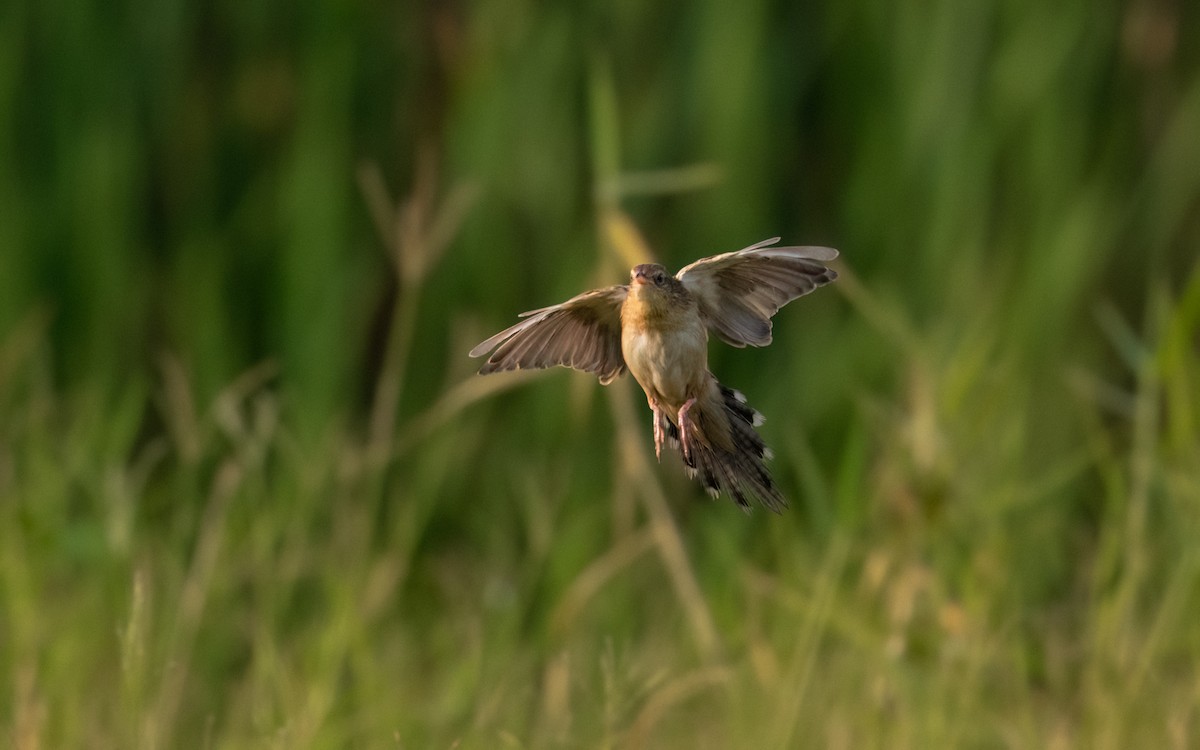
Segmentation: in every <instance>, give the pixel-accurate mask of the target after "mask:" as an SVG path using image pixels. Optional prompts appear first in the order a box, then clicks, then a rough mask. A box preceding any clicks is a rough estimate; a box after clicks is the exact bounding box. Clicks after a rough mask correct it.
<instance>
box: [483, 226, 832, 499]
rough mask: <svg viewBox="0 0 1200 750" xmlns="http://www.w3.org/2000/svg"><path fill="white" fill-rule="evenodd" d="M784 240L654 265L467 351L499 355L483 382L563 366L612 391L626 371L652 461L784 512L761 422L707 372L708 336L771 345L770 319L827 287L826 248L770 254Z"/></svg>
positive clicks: (530, 316)
mask: <svg viewBox="0 0 1200 750" xmlns="http://www.w3.org/2000/svg"><path fill="white" fill-rule="evenodd" d="M778 241H779V238H778V237H775V238H773V239H769V240H765V241H763V242H759V243H758V244H756V245H751V246H750V247H748V248H746V249H744V250H738V251H737V252H733V253H725V254H723V255H716V256H713V257H711V258H704V259H702V260H698V261H696V262H695V263H692V264H691V265H689V266H685V267H684V268H683V269H681V270H680V271H679V273H677V274H675V275H674V276H672V275H671V274H669V273H667V269H666V268H664V267H663V266H660V265H658V264H657V263H644V264H642V265H640V266H636V267H634V269H633V270H632V271H630V274H629V284H628V285H620V286H610V287H608V288H605V289H593V290H592V291H590V292H584V293H583V294H581V295H579V296H578V297H573V298H571V299H569V300H567V301H566V302H563V303H562V304H559V305H554V306H552V307H543V308H542V309H540V310H532V311H530V312H527V313H522V314H521V316H520V317H522V318H525V320H523V321H521V322H520V323H517V324H516V325H515V326H513V327H511V328H508V329H506V330H503V331H501V332H500V333H497V334H496V335H495V336H492V337H491V338H490V339H488V340H487V341H484V342H483V343H481V344H480V345H479V346H476V347H475V348H474V349H472V350H471V356H472V357H481V356H483V355H484V354H487V353H489V352H491V356H490V357H488V360H487V362H486V363H485V364H484V365H483V367H482V368H480V370H479V373H480V374H481V375H486V374H488V373H492V372H499V371H502V370H519V369H525V368H543V367H552V366H555V365H563V366H566V367H572V368H574V369H576V370H583V371H585V372H591V373H595V374H596V375H598V376H599V378H600V382H601V383H602V384H604V385H608V384H609V383H611V382H612V381H613V379H614V378H616V377H617V376H618V375H620V374H621V373H623V372H625V370H626V369H628V370H629V372H630V373H631V374H632V375H633V378H634V380H636V381H637V382H638V385H640V386H641V387H642V390H643V391H645V392H646V400H647V401H649V403H650V409H651V410H652V411H653V412H654V453H655V455H657V456H658V457H659V459H660V460H661V458H662V447H663V443H664V442H668V443H669V444H670V445H671V447H673V448H674V447H678V448H679V449H680V453H681V454H682V456H683V462H684V465H685V466H686V467H687V469H688V473H689V475H690V476H692V477H693V478H695V477H697V476H698V477H699V478H700V479H701V481H703V482H704V486H705V489H706V490H707V491H708V492H709V494H711V495H713V496H714V497H715V496H717V495H718V494H720V493H721V492H727V493H729V495H730V496H732V497H733V499H734V500H735V501H736V502H737V504H738V505H740V506H742V507H743V508H749V506H750V503H749V500H748V499H747V498H748V497H751V496H752V497H757V498H758V499H759V501H760V502H762V504H763V505H764V506H766V507H767V508H769V509H771V510H773V511H775V512H779V511H781V510H782V509H783V508H785V507H787V503H786V502H785V501H784V499H783V496H782V495H781V494H780V493H779V490H778V488H776V487H775V483H774V481H773V480H772V479H771V474H770V472H768V471H767V467H766V465H765V463H764V461H765V460H766V459H768V458H770V457H771V452H770V450H769V449H768V448H767V447H766V446H765V445H764V444H763V441H762V438H761V437H759V435H758V433H757V432H755V430H754V428H755V427H757V426H758V425H760V424H762V421H763V417H762V415H761V414H759V413H758V412H757V411H755V410H754V409H751V408H750V407H749V406H748V405H747V404H746V398H745V396H743V395H742V394H741V393H739V392H738V391H735V390H733V389H731V388H726V387H725V386H723V385H721V384H720V383H719V382H717V379H716V377H714V376H713V374H712V373H711V372H709V370H708V332H709V331H712V332H713V333H715V334H716V335H717V337H718V338H720V339H721V340H722V341H724V342H725V343H727V344H730V345H731V346H736V347H739V348H741V347H744V346H746V345H747V344H749V345H751V346H766V345H767V344H769V343H771V316H773V315H774V314H775V313H776V312H778V311H779V308H781V307H783V306H784V305H786V304H787V303H788V302H791V301H792V300H794V299H796V298H797V297H801V296H803V295H805V294H808V293H809V292H811V291H813V290H814V289H816V288H817V287H819V286H823V285H825V284H828V283H829V282H831V281H833V280H834V279H836V278H837V273H835V272H834V271H833V270H831V269H829V268H826V267H825V266H824V265H822V263H821V261H830V260H833V259H834V258H836V257H837V255H838V252H837V250H834V249H833V248H828V247H771V246H772V245H774V244H775V243H776V242H778Z"/></svg>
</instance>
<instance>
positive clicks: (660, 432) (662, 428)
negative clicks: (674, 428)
mask: <svg viewBox="0 0 1200 750" xmlns="http://www.w3.org/2000/svg"><path fill="white" fill-rule="evenodd" d="M650 408H651V409H653V410H654V457H655V458H657V459H658V460H659V463H661V462H662V447H663V443H665V442H666V441H667V432H668V430H669V427H668V426H667V415H666V414H665V413H664V412H663V410H662V409H659V408H658V407H657V406H654V405H653V404H651V405H650Z"/></svg>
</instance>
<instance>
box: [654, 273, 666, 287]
mask: <svg viewBox="0 0 1200 750" xmlns="http://www.w3.org/2000/svg"><path fill="white" fill-rule="evenodd" d="M666 280H667V277H665V276H663V274H662V271H659V272H658V273H656V274H654V283H655V284H661V283H663V282H664V281H666Z"/></svg>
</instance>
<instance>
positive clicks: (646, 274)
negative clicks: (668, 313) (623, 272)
mask: <svg viewBox="0 0 1200 750" xmlns="http://www.w3.org/2000/svg"><path fill="white" fill-rule="evenodd" d="M629 293H630V295H631V296H633V297H634V298H636V299H637V300H638V301H639V302H642V303H644V304H646V305H649V306H651V307H652V308H664V310H663V311H664V312H665V309H669V308H670V307H671V306H674V305H679V304H681V303H682V304H686V303H687V299H688V293H687V290H686V289H685V288H684V286H683V284H682V283H681V282H680V281H679V279H677V278H675V277H674V276H673V275H672V274H671V273H669V272H668V271H667V269H666V268H665V267H663V266H660V265H659V264H657V263H643V264H641V265H640V266H634V267H633V270H631V271H630V272H629Z"/></svg>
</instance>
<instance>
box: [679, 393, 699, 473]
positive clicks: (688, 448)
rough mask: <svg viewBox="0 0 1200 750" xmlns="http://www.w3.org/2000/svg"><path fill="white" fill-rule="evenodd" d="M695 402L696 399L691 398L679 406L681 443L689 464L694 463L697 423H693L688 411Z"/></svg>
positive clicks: (684, 456) (684, 457)
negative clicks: (693, 454) (694, 435)
mask: <svg viewBox="0 0 1200 750" xmlns="http://www.w3.org/2000/svg"><path fill="white" fill-rule="evenodd" d="M695 404H696V399H694V398H689V399H688V400H687V401H686V402H684V404H683V406H681V407H679V445H680V446H681V447H682V448H683V459H684V460H685V461H686V462H687V463H689V464H691V463H692V430H694V429H695V425H694V424H692V420H691V417H689V416H688V412H689V411H691V408H692V407H693V406H694V405H695Z"/></svg>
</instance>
